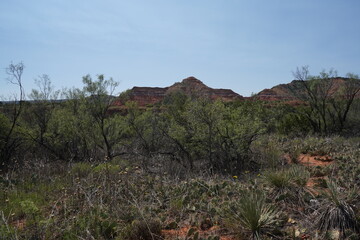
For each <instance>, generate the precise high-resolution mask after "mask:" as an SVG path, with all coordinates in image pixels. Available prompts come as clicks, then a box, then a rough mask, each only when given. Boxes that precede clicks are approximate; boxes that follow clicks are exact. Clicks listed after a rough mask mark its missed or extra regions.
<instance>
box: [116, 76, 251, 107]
mask: <svg viewBox="0 0 360 240" xmlns="http://www.w3.org/2000/svg"><path fill="white" fill-rule="evenodd" d="M174 92H181V93H184V94H185V95H187V96H189V97H206V98H210V99H212V100H216V99H221V100H222V101H225V102H227V101H233V100H237V99H239V100H242V99H244V98H243V97H242V96H241V95H239V94H237V93H235V92H234V91H232V90H230V89H214V88H210V87H208V86H206V85H205V84H204V83H203V82H202V81H200V80H199V79H197V78H195V77H192V76H191V77H188V78H185V79H183V80H182V81H181V82H176V83H174V84H173V85H171V86H170V87H165V88H160V87H133V88H132V89H130V90H128V92H127V98H126V100H130V101H134V102H137V103H138V105H139V106H146V105H151V104H155V103H158V102H161V101H162V100H164V98H165V97H166V96H168V95H169V94H171V93H174ZM114 105H118V106H121V105H124V100H122V99H121V98H119V99H117V100H115V102H114Z"/></svg>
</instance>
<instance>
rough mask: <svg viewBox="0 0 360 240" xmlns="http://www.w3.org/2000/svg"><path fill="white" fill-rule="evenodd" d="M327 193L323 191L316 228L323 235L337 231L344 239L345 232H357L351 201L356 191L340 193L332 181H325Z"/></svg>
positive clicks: (357, 225) (357, 226)
mask: <svg viewBox="0 0 360 240" xmlns="http://www.w3.org/2000/svg"><path fill="white" fill-rule="evenodd" d="M326 183H327V186H328V191H324V192H323V195H324V197H325V200H324V204H323V207H322V208H320V209H319V211H320V215H319V218H318V228H319V230H320V231H322V232H323V233H324V234H326V233H327V232H328V231H329V230H333V229H335V230H338V231H339V232H340V235H341V237H342V238H346V230H351V231H354V232H359V224H358V222H357V219H356V215H355V211H354V209H353V206H352V205H351V201H352V200H354V198H355V197H356V190H355V189H354V190H353V191H350V192H348V193H345V192H341V191H340V190H339V186H338V185H337V184H336V183H335V182H334V181H327V182H326Z"/></svg>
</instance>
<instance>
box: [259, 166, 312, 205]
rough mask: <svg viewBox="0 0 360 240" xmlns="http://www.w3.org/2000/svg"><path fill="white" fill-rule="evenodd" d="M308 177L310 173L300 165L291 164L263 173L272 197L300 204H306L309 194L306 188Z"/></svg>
mask: <svg viewBox="0 0 360 240" xmlns="http://www.w3.org/2000/svg"><path fill="white" fill-rule="evenodd" d="M309 178H310V173H309V172H308V171H307V170H306V169H305V168H304V167H302V166H292V167H290V168H288V169H282V170H278V171H270V172H266V173H265V174H264V179H265V181H266V182H267V184H268V185H269V186H270V187H271V191H270V197H271V198H272V199H274V200H276V201H285V202H288V203H293V204H297V205H301V206H304V205H306V199H307V198H309V197H310V195H311V193H309V191H307V190H306V184H307V182H308V180H309Z"/></svg>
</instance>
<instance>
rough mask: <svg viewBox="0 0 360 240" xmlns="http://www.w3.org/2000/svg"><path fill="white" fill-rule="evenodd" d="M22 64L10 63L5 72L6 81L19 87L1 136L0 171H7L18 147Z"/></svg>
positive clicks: (22, 93)
mask: <svg viewBox="0 0 360 240" xmlns="http://www.w3.org/2000/svg"><path fill="white" fill-rule="evenodd" d="M24 68H25V66H24V64H23V63H22V62H20V63H17V64H13V63H11V64H10V65H9V66H8V67H7V68H6V69H5V70H6V74H7V75H8V78H7V80H8V81H9V82H10V83H11V84H14V85H17V86H18V87H19V92H20V95H19V99H16V98H15V100H14V103H13V106H12V107H11V112H10V114H9V119H10V126H9V128H8V129H5V131H6V133H5V134H4V135H3V139H2V141H3V144H2V146H1V150H0V169H5V170H6V169H7V168H8V167H9V164H10V161H11V158H12V156H13V155H14V153H15V149H16V148H17V147H18V145H19V141H20V140H19V139H16V138H14V132H15V128H16V126H17V124H18V120H19V117H20V114H21V112H22V108H23V101H24V99H25V93H24V88H23V85H22V75H23V72H24Z"/></svg>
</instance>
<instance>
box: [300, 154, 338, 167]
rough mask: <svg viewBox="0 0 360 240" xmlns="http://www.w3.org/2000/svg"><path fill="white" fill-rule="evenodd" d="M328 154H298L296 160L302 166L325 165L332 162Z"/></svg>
mask: <svg viewBox="0 0 360 240" xmlns="http://www.w3.org/2000/svg"><path fill="white" fill-rule="evenodd" d="M333 161H334V160H332V159H331V158H330V157H329V156H311V155H310V154H300V156H299V157H298V162H299V163H300V164H302V165H304V166H327V165H330V164H332V163H333Z"/></svg>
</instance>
